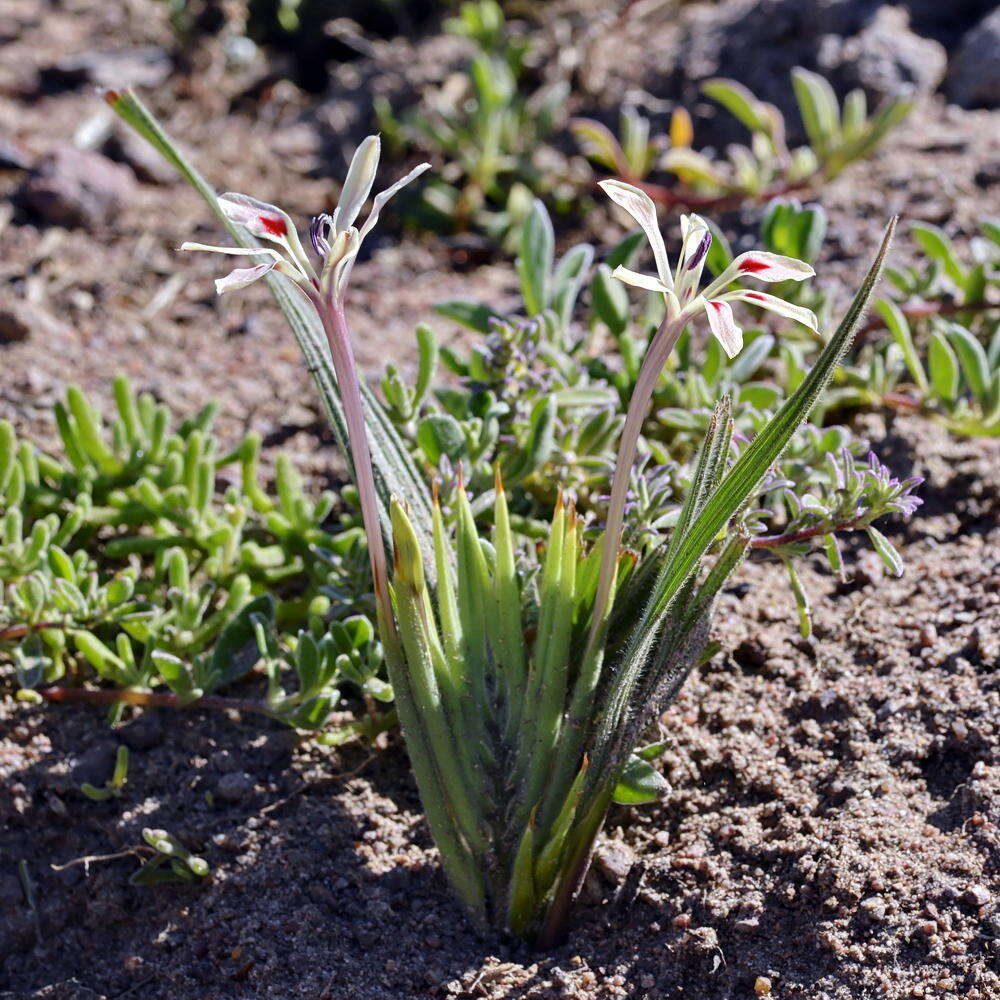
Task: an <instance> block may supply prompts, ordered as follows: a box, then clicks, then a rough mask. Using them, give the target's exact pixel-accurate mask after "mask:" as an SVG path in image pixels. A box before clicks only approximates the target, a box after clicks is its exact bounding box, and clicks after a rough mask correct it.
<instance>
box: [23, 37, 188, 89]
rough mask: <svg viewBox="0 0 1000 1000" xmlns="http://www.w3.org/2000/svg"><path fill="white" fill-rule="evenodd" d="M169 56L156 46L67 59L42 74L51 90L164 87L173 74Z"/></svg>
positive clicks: (54, 64) (86, 53)
mask: <svg viewBox="0 0 1000 1000" xmlns="http://www.w3.org/2000/svg"><path fill="white" fill-rule="evenodd" d="M172 68H173V67H172V63H171V59H170V56H169V55H168V54H167V53H166V52H165V51H164V50H163V49H161V48H158V47H157V46H154V45H145V46H139V47H137V48H132V49H117V50H115V51H108V52H94V51H86V52H81V53H79V54H76V55H71V56H67V57H66V58H64V59H60V60H59V61H58V62H56V63H53V64H52V65H50V66H46V67H45V68H44V69H42V71H41V76H42V80H43V82H44V84H45V85H46V86H49V87H67V88H69V87H80V86H84V85H86V84H89V85H91V86H93V87H109V88H121V87H142V88H153V87H158V86H159V85H160V84H161V83H163V82H164V81H165V80H166V79H167V77H168V76H170V73H171V70H172Z"/></svg>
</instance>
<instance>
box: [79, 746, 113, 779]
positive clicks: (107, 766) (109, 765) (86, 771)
mask: <svg viewBox="0 0 1000 1000" xmlns="http://www.w3.org/2000/svg"><path fill="white" fill-rule="evenodd" d="M117 754H118V746H117V744H116V743H114V742H112V741H110V740H103V741H102V742H100V743H97V744H95V745H94V746H92V747H90V749H89V750H85V751H84V752H83V753H82V754H80V756H79V757H78V758H77V761H76V765H75V767H74V768H73V780H74V781H75V782H76V783H77V784H78V785H82V784H83V783H84V782H88V783H89V784H91V785H97V786H101V785H104V784H106V783H107V782H108V781H109V780H110V779H111V775H112V774H113V773H114V769H115V758H116V757H117Z"/></svg>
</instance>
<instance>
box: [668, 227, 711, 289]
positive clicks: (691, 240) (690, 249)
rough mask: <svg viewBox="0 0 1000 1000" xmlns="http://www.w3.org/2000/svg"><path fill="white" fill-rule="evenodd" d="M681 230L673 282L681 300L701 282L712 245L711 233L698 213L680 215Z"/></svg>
mask: <svg viewBox="0 0 1000 1000" xmlns="http://www.w3.org/2000/svg"><path fill="white" fill-rule="evenodd" d="M681 232H682V234H683V237H682V239H683V241H682V243H681V257H680V261H679V262H678V264H677V275H676V277H675V279H674V283H675V286H676V288H677V294H678V295H679V296H680V298H681V300H682V301H683V300H684V299H685V298H690V297H691V296H692V295H693V294H694V292H695V291H696V290H697V289H698V286H699V285H700V284H701V273H702V271H703V270H704V267H705V260H706V258H707V257H708V250H709V247H711V245H712V233H711V230H710V229H709V228H708V224H707V223H706V222H705V220H704V219H703V218H701V216H700V215H683V216H681ZM685 293H687V294H685Z"/></svg>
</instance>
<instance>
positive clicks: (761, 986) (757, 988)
mask: <svg viewBox="0 0 1000 1000" xmlns="http://www.w3.org/2000/svg"><path fill="white" fill-rule="evenodd" d="M753 991H754V993H756V994H757V996H759V997H766V996H769V995H770V993H771V980H770V979H768V978H767V976H758V977H757V979H756V980H755V981H754V984H753Z"/></svg>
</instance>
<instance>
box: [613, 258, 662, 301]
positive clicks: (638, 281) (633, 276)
mask: <svg viewBox="0 0 1000 1000" xmlns="http://www.w3.org/2000/svg"><path fill="white" fill-rule="evenodd" d="M611 277H612V278H617V279H618V280H619V281H622V282H624V283H625V284H626V285H635V287H636V288H645V289H646V290H647V291H649V292H661V293H662V294H664V295H666V294H667V292H669V291H670V288H669V286H667V285H665V284H664V283H663V282H662V281H660V279H659V278H657V277H654V276H653V275H652V274H640V273H639V272H638V271H633V270H631V269H629V268H627V267H622V266H621V265H620V264H619V265H618V267H616V268H615V269H614V270H613V271H612V272H611Z"/></svg>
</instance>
